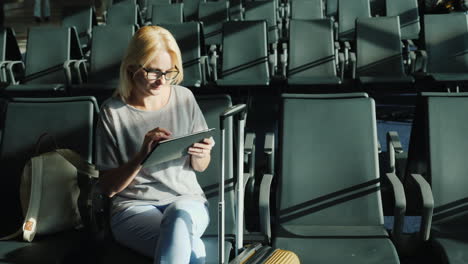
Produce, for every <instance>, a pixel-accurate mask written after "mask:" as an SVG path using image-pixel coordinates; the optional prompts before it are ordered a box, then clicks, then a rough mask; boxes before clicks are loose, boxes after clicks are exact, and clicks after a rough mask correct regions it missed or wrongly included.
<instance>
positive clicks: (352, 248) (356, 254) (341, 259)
mask: <svg viewBox="0 0 468 264" xmlns="http://www.w3.org/2000/svg"><path fill="white" fill-rule="evenodd" d="M273 246H274V247H276V248H281V249H285V250H291V251H293V252H294V253H296V254H297V255H298V256H299V259H300V260H301V263H347V264H352V263H356V264H366V263H369V264H371V263H372V264H373V263H380V264H383V263H388V264H390V263H400V262H399V259H398V255H397V252H396V249H395V247H394V246H393V244H392V242H391V241H390V239H387V238H349V239H346V238H317V239H315V238H314V239H311V238H285V237H282V238H276V239H275V240H274V241H273Z"/></svg>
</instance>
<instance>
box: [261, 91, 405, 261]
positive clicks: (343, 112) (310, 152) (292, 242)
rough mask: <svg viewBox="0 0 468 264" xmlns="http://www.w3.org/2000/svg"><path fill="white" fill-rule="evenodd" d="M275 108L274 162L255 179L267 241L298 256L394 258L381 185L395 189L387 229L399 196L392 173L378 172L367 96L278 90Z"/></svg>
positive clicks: (399, 206)
mask: <svg viewBox="0 0 468 264" xmlns="http://www.w3.org/2000/svg"><path fill="white" fill-rule="evenodd" d="M281 109H282V110H281V115H280V123H281V124H280V130H279V145H278V146H279V147H278V149H279V150H278V151H279V155H278V156H279V157H278V159H277V160H278V164H276V165H277V166H275V168H276V170H274V173H273V174H265V175H264V177H263V180H262V183H261V186H260V210H261V212H262V214H261V218H260V219H261V223H262V228H263V231H264V232H265V233H266V234H271V237H272V245H273V247H278V248H282V249H286V250H291V251H293V252H295V253H297V255H298V256H299V259H300V260H301V262H302V263H399V259H398V255H397V252H396V249H395V246H394V244H393V243H392V241H391V240H390V238H389V234H388V233H387V231H386V230H385V228H384V225H383V212H382V204H381V195H380V188H381V186H382V185H383V184H384V182H385V181H388V182H389V184H390V185H391V187H392V189H393V191H394V196H395V212H396V214H397V215H396V218H397V221H395V223H396V224H395V228H394V230H395V233H394V235H398V234H399V233H400V231H401V228H402V225H401V223H403V219H402V217H403V215H404V209H405V197H404V192H403V186H402V184H401V182H400V181H399V180H398V179H397V177H396V176H395V175H394V174H387V177H385V179H381V178H380V177H379V173H378V166H379V165H378V158H377V151H378V150H377V132H376V120H375V103H374V101H373V99H371V98H368V97H367V95H366V94H362V93H357V94H353V93H348V94H316V95H303V94H294V95H293V94H284V95H283V96H282V103H281ZM330 117H333V118H330ZM273 178H276V180H275V181H276V183H277V184H275V185H274V187H273V188H270V184H271V181H272V180H273ZM271 190H273V193H275V194H276V197H275V198H274V199H272V200H273V201H276V203H275V205H274V206H273V205H272V206H270V205H269V201H270V199H269V193H270V191H271ZM270 209H272V210H274V215H275V218H274V220H275V221H274V225H273V229H271V228H270V224H271V221H270V219H269V215H270V214H269V212H270ZM357 212H359V213H357Z"/></svg>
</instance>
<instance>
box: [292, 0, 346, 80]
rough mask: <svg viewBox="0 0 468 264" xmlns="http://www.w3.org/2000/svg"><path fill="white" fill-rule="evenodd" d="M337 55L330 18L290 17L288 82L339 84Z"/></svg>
mask: <svg viewBox="0 0 468 264" xmlns="http://www.w3.org/2000/svg"><path fill="white" fill-rule="evenodd" d="M294 3H295V2H293V4H294ZM317 36H320V38H318V37H317ZM304 43H314V45H313V46H309V45H304ZM336 56H338V55H337V54H335V48H334V45H333V23H332V21H331V19H315V20H292V21H291V23H290V33H289V56H288V57H289V63H288V74H287V78H288V79H287V80H288V85H322V84H335V85H336V84H340V83H341V79H340V77H339V76H338V74H337V64H336ZM343 66H344V65H343Z"/></svg>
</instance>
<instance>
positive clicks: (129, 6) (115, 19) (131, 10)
mask: <svg viewBox="0 0 468 264" xmlns="http://www.w3.org/2000/svg"><path fill="white" fill-rule="evenodd" d="M106 22H107V25H114V26H124V25H138V22H139V21H138V6H137V5H136V4H134V3H132V2H129V1H124V2H120V3H118V4H115V5H112V6H111V7H110V8H109V10H108V11H107V21H106Z"/></svg>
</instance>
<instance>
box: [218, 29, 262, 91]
mask: <svg viewBox="0 0 468 264" xmlns="http://www.w3.org/2000/svg"><path fill="white" fill-rule="evenodd" d="M245 43H249V46H248V47H246V46H245ZM267 56H268V50H267V27H266V22H265V21H229V22H226V23H224V24H223V63H222V71H221V78H222V79H223V80H229V81H233V82H238V81H245V82H253V83H266V84H268V82H269V78H270V75H269V71H268V58H267Z"/></svg>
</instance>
